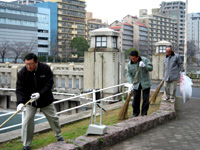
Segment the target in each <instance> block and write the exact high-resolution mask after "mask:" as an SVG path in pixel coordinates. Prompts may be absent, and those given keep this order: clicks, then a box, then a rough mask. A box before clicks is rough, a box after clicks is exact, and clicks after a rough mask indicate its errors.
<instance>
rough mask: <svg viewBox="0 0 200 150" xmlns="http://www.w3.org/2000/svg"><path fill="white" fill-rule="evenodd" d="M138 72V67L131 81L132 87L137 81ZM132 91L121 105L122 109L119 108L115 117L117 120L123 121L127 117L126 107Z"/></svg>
mask: <svg viewBox="0 0 200 150" xmlns="http://www.w3.org/2000/svg"><path fill="white" fill-rule="evenodd" d="M139 72H140V67H139V68H138V71H137V74H136V76H135V79H134V81H133V85H134V84H135V81H136V80H137V77H138V74H139ZM132 93H133V90H131V91H130V92H129V94H128V96H127V97H126V101H125V103H124V105H123V107H122V108H121V110H120V112H119V114H118V116H117V119H119V120H121V119H125V117H126V115H127V111H128V106H129V101H130V99H131V96H133V94H132Z"/></svg>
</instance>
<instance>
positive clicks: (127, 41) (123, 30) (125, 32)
mask: <svg viewBox="0 0 200 150" xmlns="http://www.w3.org/2000/svg"><path fill="white" fill-rule="evenodd" d="M109 28H110V29H113V30H115V31H118V32H119V33H120V37H119V41H118V42H119V43H118V45H119V48H120V49H121V51H122V52H124V51H125V50H127V49H130V48H133V30H134V29H133V25H131V24H129V23H125V22H120V21H118V20H116V21H114V22H113V23H112V24H110V27H109Z"/></svg>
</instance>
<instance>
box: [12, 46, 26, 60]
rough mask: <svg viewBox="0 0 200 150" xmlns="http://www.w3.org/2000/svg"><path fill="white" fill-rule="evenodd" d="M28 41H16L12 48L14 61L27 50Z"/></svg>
mask: <svg viewBox="0 0 200 150" xmlns="http://www.w3.org/2000/svg"><path fill="white" fill-rule="evenodd" d="M25 47H26V43H25V42H14V43H13V44H12V46H11V48H10V49H11V50H12V51H13V52H14V54H15V56H14V63H17V59H18V58H19V56H20V55H21V54H22V53H23V52H25Z"/></svg>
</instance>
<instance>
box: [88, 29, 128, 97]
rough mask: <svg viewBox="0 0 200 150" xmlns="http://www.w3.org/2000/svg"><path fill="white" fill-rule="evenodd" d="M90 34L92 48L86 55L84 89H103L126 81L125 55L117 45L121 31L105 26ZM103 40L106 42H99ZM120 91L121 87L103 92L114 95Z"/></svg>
mask: <svg viewBox="0 0 200 150" xmlns="http://www.w3.org/2000/svg"><path fill="white" fill-rule="evenodd" d="M90 34H91V46H90V47H91V48H90V49H89V50H88V52H85V55H84V90H86V89H102V88H106V87H110V86H114V85H118V84H120V83H124V75H125V67H124V64H125V60H124V59H125V57H124V53H122V52H120V50H119V48H118V45H116V43H117V38H118V36H119V33H118V32H115V31H114V30H111V29H107V28H103V29H97V30H93V31H91V32H90ZM97 39H98V40H97ZM101 40H102V41H105V42H106V44H105V43H103V42H102V43H100V44H99V42H98V41H101ZM101 44H102V45H101ZM104 44H105V45H104ZM118 92H119V88H112V89H109V90H106V91H104V92H103V94H108V95H112V94H115V93H118Z"/></svg>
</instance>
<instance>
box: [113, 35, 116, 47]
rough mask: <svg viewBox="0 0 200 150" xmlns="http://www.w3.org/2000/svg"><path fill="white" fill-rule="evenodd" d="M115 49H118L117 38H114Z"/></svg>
mask: <svg viewBox="0 0 200 150" xmlns="http://www.w3.org/2000/svg"><path fill="white" fill-rule="evenodd" d="M113 48H115V49H116V48H117V37H113Z"/></svg>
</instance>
